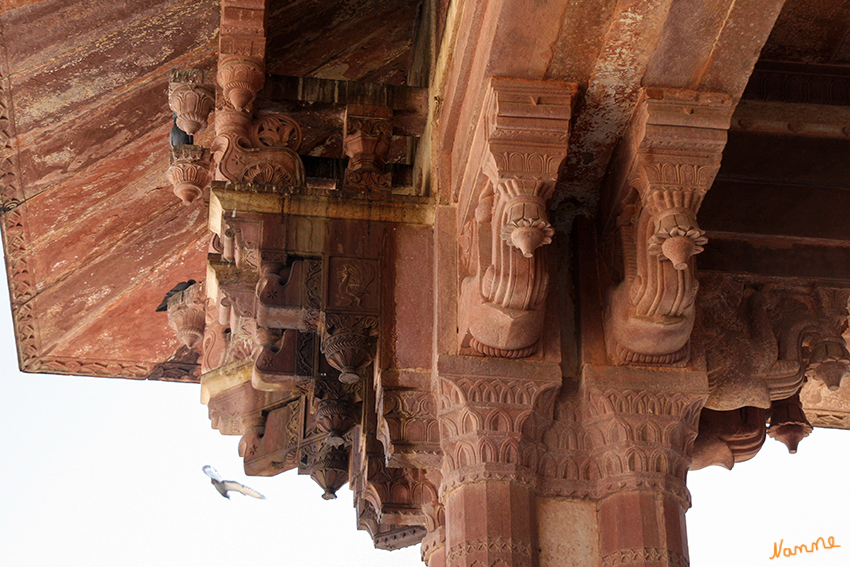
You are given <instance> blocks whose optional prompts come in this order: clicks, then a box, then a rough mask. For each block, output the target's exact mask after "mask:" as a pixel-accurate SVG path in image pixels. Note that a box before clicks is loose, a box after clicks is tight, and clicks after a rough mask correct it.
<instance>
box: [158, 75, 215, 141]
mask: <svg viewBox="0 0 850 567" xmlns="http://www.w3.org/2000/svg"><path fill="white" fill-rule="evenodd" d="M168 106H169V107H170V108H171V110H172V111H173V112H174V113H175V114H177V127H178V128H180V129H181V130H183V131H184V132H186V133H187V134H189V135H190V136H194V135H195V134H197V133H198V132H200V131H201V130H203V129H204V128H206V127H207V118H208V117H209V115H210V112H211V111H212V109H213V106H215V85H214V84H213V81H212V73H211V72H210V71H206V70H204V69H174V70H172V71H171V79H170V81H169V82H168Z"/></svg>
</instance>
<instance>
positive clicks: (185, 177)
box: [167, 145, 210, 205]
mask: <svg viewBox="0 0 850 567" xmlns="http://www.w3.org/2000/svg"><path fill="white" fill-rule="evenodd" d="M170 158H171V159H170V163H171V165H170V166H169V167H168V173H167V176H168V181H169V182H170V183H171V184H172V185H173V186H174V194H175V195H177V196H178V197H180V200H181V201H183V202H184V203H185V204H187V205H188V204H190V203H192V202H193V201H194V200H195V199H197V198H198V197H200V196H201V195H202V194H203V191H204V188H205V187H206V186H207V185H209V182H210V151H209V150H208V149H206V148H204V147H202V146H193V145H185V146H177V147H175V148H174V149H172V150H171V156H170Z"/></svg>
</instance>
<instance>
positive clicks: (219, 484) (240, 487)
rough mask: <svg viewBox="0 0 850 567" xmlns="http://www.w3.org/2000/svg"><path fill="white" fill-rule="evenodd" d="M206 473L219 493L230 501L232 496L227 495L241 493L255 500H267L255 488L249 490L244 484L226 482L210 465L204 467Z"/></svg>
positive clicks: (231, 481)
mask: <svg viewBox="0 0 850 567" xmlns="http://www.w3.org/2000/svg"><path fill="white" fill-rule="evenodd" d="M202 470H203V471H204V473H205V474H206V475H207V476H208V477H210V478H211V479H212V480H211V481H210V482H211V483H212V485H213V486H215V489H216V490H218V493H219V494H221V495H222V496H224V497H225V498H227V499H228V500H230V496H229V495H228V494H227V493H228V492H231V491H233V492H239V493H241V494H244V495H245V496H253V497H254V498H260V499H262V500H265V498H266V497H265V496H263V495H262V494H260V493H259V492H257V491H256V490H254V489H253V488H248V487H247V486H245V485H244V484H239V483H238V482H236V481H233V480H224V479H222V478H221V476H220V475H219V474H218V471H217V470H215V469H214V468H213V467H211V466H210V465H204V466H203V469H202Z"/></svg>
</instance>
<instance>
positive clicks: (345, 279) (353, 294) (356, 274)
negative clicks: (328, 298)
mask: <svg viewBox="0 0 850 567" xmlns="http://www.w3.org/2000/svg"><path fill="white" fill-rule="evenodd" d="M336 276H337V279H339V294H340V296H342V297H344V298H345V299H346V300H347V301H348V307H361V302H362V301H363V296H364V295H366V294H367V293H368V288H369V284H371V283H372V280H374V279H375V272H374V270H373V269H372V267H371V266H368V265H367V266H359V265H354V264H343V265H342V266H341V267H340V268H339V269H338V270H337V274H336Z"/></svg>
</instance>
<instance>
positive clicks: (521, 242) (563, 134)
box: [458, 78, 576, 358]
mask: <svg viewBox="0 0 850 567" xmlns="http://www.w3.org/2000/svg"><path fill="white" fill-rule="evenodd" d="M575 92H576V86H575V85H572V84H566V83H555V82H544V81H519V80H510V79H497V78H494V79H492V80H491V82H490V88H489V91H488V94H487V99H486V100H485V103H484V110H483V111H482V115H481V118H480V120H479V122H478V126H477V130H476V134H475V140H474V142H473V148H472V150H471V154H470V155H471V157H470V160H469V163H468V165H467V171H466V173H465V175H464V179H463V186H462V187H461V191H460V195H459V196H458V200H459V215H460V217H459V219H458V226H459V230H460V235H459V240H460V246H461V250H460V252H461V254H460V257H461V264H462V272H463V276H464V278H465V279H464V280H463V284H462V290H461V299H460V306H459V307H460V311H459V318H460V340H461V347H462V348H468V349H471V351H472V352H475V353H477V354H479V355H484V356H496V357H502V358H524V357H527V356H530V355H532V354H534V353H535V352H536V351H537V342H538V340H539V339H540V336H541V334H542V332H543V305H544V302H545V299H546V293H547V290H548V281H549V274H548V269H547V267H546V262H545V258H544V255H543V251H542V250H538V249H539V248H540V247H541V246H544V245H546V244H549V243H550V242H551V241H552V236H553V235H554V229H553V228H552V225H551V224H550V222H549V216H548V212H547V205H546V203H547V201H548V199H549V197H551V195H552V192H553V190H554V187H555V181H556V179H557V177H558V173H559V170H560V165H561V162H562V161H563V159H564V158H565V156H566V154H567V140H568V137H569V126H570V116H571V113H572V105H573V98H574V95H575Z"/></svg>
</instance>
